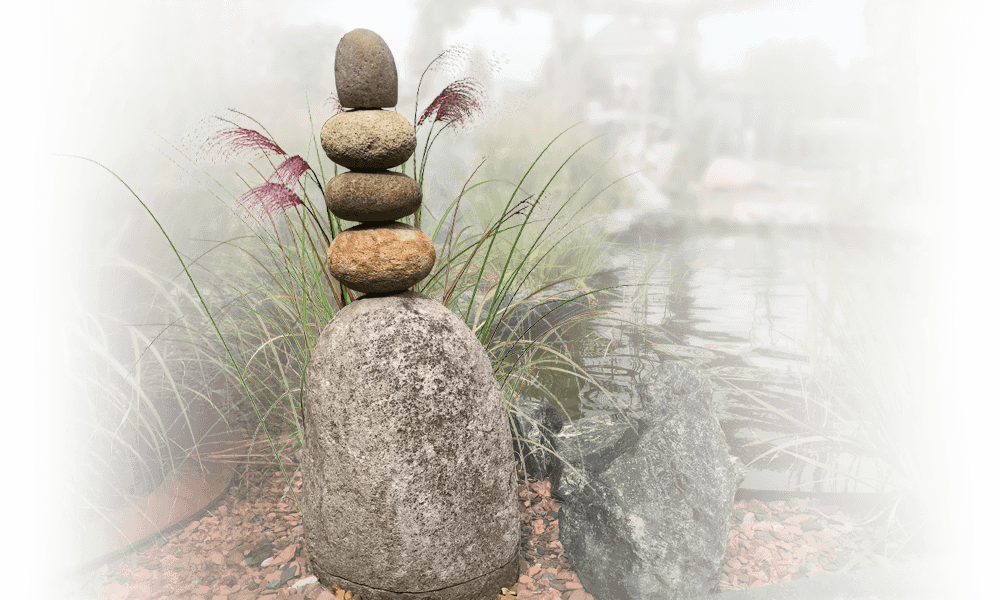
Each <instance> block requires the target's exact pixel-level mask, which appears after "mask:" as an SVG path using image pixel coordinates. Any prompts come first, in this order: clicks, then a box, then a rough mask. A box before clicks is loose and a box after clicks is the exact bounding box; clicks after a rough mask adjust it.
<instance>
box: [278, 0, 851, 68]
mask: <svg viewBox="0 0 1000 600" xmlns="http://www.w3.org/2000/svg"><path fill="white" fill-rule="evenodd" d="M865 1H866V0H801V1H799V2H794V3H791V2H788V1H784V2H779V1H777V0H775V1H773V2H769V3H767V4H764V5H763V6H762V7H761V8H756V9H753V10H746V11H740V12H736V13H729V14H720V15H711V16H707V17H704V18H703V19H701V20H700V21H699V23H698V29H699V34H700V35H701V39H702V45H701V48H700V49H699V59H700V61H701V63H702V67H703V68H704V69H705V70H706V71H711V72H726V71H738V70H739V69H740V68H741V67H742V66H743V63H744V60H745V57H746V52H747V50H748V49H750V48H752V47H755V46H760V45H762V44H763V42H765V41H766V40H768V39H770V38H778V39H779V40H782V41H793V40H795V39H800V40H803V41H804V40H807V39H809V38H814V37H816V38H819V39H821V40H823V41H824V42H826V43H827V44H828V45H830V46H831V47H833V49H834V51H835V53H836V55H835V57H836V59H837V62H838V63H839V64H840V66H841V67H846V66H847V65H848V61H849V60H850V58H851V57H853V56H857V57H859V58H860V57H863V56H865V55H867V54H868V53H870V52H871V50H870V48H868V46H867V45H866V44H865V42H864V33H863V24H864V21H863V20H862V17H861V9H862V8H864V4H865ZM790 4H794V8H789V7H788V6H789V5H790ZM516 16H517V20H516V21H513V22H511V21H504V20H502V19H501V18H500V13H499V11H498V10H497V9H495V8H480V9H474V10H472V11H471V13H470V15H469V19H468V20H467V21H466V23H465V25H464V26H462V27H461V28H459V29H456V30H452V31H449V33H448V34H447V36H446V38H445V44H446V45H449V44H455V43H465V44H469V45H472V44H474V43H478V44H479V45H480V46H482V47H483V48H484V49H485V50H486V51H487V52H490V53H497V54H502V55H503V56H505V57H506V59H507V60H508V61H509V62H508V63H507V64H505V66H504V68H503V71H502V72H501V73H499V74H498V76H499V78H503V79H513V80H522V81H533V80H534V79H535V77H536V75H537V74H538V69H539V68H540V67H541V65H542V62H543V61H544V59H545V56H546V55H547V54H548V53H549V51H550V50H551V46H552V15H551V14H548V13H545V12H540V11H531V10H518V11H517V13H516ZM416 18H417V10H416V7H415V2H414V0H368V1H362V2H358V1H357V0H295V1H294V2H293V4H292V6H291V7H290V9H289V10H288V11H287V12H285V14H284V19H285V22H286V23H287V24H290V25H299V26H302V25H310V24H312V23H314V22H317V21H318V22H321V23H327V24H339V25H340V26H341V27H343V28H344V29H345V30H351V29H354V28H356V27H366V28H368V29H372V30H373V31H376V32H378V33H379V34H380V35H381V36H382V37H383V38H384V39H385V40H386V43H388V44H389V47H390V48H391V49H392V53H393V55H394V56H395V57H396V62H397V65H398V67H399V70H400V77H402V78H406V77H408V76H409V73H407V72H406V71H407V68H406V60H405V57H406V50H407V48H408V46H409V44H410V38H411V37H412V35H413V33H412V32H413V28H414V25H415V22H416ZM610 20H611V16H610V15H591V16H588V17H587V19H586V21H585V22H584V33H585V35H586V36H587V37H590V36H592V35H594V34H595V33H597V32H598V31H599V30H600V29H601V28H602V27H604V26H605V25H606V24H607V23H608V22H609V21H610ZM662 35H663V36H664V37H665V38H667V39H672V36H671V35H670V32H665V33H664V34H662ZM526 40H528V41H529V42H528V43H526Z"/></svg>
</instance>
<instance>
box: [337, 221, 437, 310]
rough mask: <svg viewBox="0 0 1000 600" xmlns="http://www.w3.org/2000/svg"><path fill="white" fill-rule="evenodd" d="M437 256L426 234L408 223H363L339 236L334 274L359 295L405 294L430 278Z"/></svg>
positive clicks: (342, 232)
mask: <svg viewBox="0 0 1000 600" xmlns="http://www.w3.org/2000/svg"><path fill="white" fill-rule="evenodd" d="M436 256H437V254H436V253H435V251H434V244H432V243H431V240H430V238H428V237H427V234H425V233H424V232H423V231H420V230H419V229H417V228H415V227H411V226H410V225H407V224H405V223H399V222H397V221H392V222H388V223H362V224H361V225H356V226H354V227H351V228H350V229H345V230H344V231H341V232H340V233H339V234H337V237H336V238H334V240H333V243H332V244H330V250H329V251H328V252H327V264H328V265H329V267H330V273H331V274H332V275H333V276H334V277H335V278H336V279H337V280H338V281H340V282H341V283H343V284H344V285H346V286H347V287H349V288H351V289H352V290H354V291H356V292H361V293H363V294H379V293H387V292H402V291H405V290H407V289H409V288H411V287H413V286H414V285H415V284H416V283H417V282H419V281H420V280H422V279H423V278H424V277H427V275H428V274H430V272H431V269H433V268H434V259H435V257H436Z"/></svg>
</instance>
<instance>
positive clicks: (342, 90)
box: [333, 29, 399, 108]
mask: <svg viewBox="0 0 1000 600" xmlns="http://www.w3.org/2000/svg"><path fill="white" fill-rule="evenodd" d="M333 71H334V74H335V75H336V81H337V99H338V100H340V105H341V106H343V107H344V108H390V107H393V106H396V103H397V102H398V98H399V76H398V75H397V73H396V61H395V59H393V57H392V51H391V50H389V45H388V44H386V43H385V40H383V39H382V37H381V36H380V35H379V34H377V33H375V32H374V31H371V30H369V29H355V30H353V31H349V32H347V34H346V35H345V36H344V37H342V38H340V43H339V44H337V55H336V58H334V62H333Z"/></svg>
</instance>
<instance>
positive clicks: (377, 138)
mask: <svg viewBox="0 0 1000 600" xmlns="http://www.w3.org/2000/svg"><path fill="white" fill-rule="evenodd" d="M319 138H320V143H322V144H323V150H324V151H325V152H326V155H327V156H328V157H329V158H330V160H332V161H333V162H335V163H337V164H338V165H342V166H345V167H347V168H348V169H353V170H355V171H369V172H370V171H381V170H384V169H391V168H393V167H398V166H399V165H401V164H403V163H404V162H406V161H407V159H409V158H410V157H411V156H413V151H414V150H415V149H416V148H417V133H416V131H415V130H414V129H413V126H412V125H410V122H409V121H407V120H406V117H404V116H403V115H401V114H399V113H397V112H393V111H389V110H381V109H365V110H349V111H345V112H341V113H337V114H335V115H333V116H332V117H330V118H329V119H327V121H326V123H324V124H323V129H321V130H320V134H319Z"/></svg>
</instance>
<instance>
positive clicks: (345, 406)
mask: <svg viewBox="0 0 1000 600" xmlns="http://www.w3.org/2000/svg"><path fill="white" fill-rule="evenodd" d="M304 406H305V436H304V450H303V462H302V471H303V478H304V482H305V483H304V491H303V504H302V513H303V521H304V538H305V543H306V547H307V548H308V551H309V558H310V560H311V561H312V566H313V573H314V574H315V575H316V576H317V577H318V578H319V580H320V581H321V582H323V583H324V584H325V585H334V584H336V585H338V586H340V587H342V588H344V589H347V590H350V591H351V592H352V593H356V594H360V595H361V597H362V598H363V600H431V599H432V598H433V599H436V600H479V599H482V600H493V599H494V598H495V597H496V596H497V594H499V593H500V589H501V588H502V587H507V588H511V587H513V586H514V584H515V582H516V581H517V578H518V570H519V569H518V567H519V565H518V561H519V557H518V546H519V534H520V532H519V514H518V507H517V479H516V473H515V470H514V465H515V462H514V449H513V444H512V442H511V433H510V426H509V424H508V421H507V414H506V409H505V406H504V401H503V397H502V395H501V391H500V386H499V384H498V383H497V380H496V377H495V376H494V374H493V369H492V366H491V364H490V360H489V357H488V356H487V354H486V351H485V350H484V349H483V347H482V345H481V344H480V343H479V340H478V339H477V338H476V336H475V335H474V334H473V333H472V331H471V330H470V329H469V328H468V326H467V325H466V324H465V323H464V322H462V320H461V319H459V318H458V317H457V316H455V314H454V313H452V312H451V311H450V310H448V309H447V308H446V307H444V306H442V305H441V303H440V302H438V301H436V300H432V299H431V298H428V297H426V296H423V295H421V294H416V293H413V292H403V293H401V294H393V295H389V296H365V297H362V298H360V299H358V300H356V301H354V302H352V303H351V304H349V305H347V306H346V307H345V308H343V309H342V310H341V311H340V312H338V313H337V315H336V316H335V317H334V318H333V320H332V321H330V324H329V325H327V326H326V328H325V329H324V330H323V332H322V334H321V335H320V336H319V339H318V340H317V342H316V345H315V347H314V348H313V351H312V355H311V358H310V361H309V367H308V371H307V374H306V391H305V398H304Z"/></svg>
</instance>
